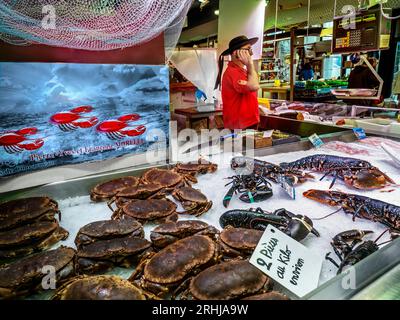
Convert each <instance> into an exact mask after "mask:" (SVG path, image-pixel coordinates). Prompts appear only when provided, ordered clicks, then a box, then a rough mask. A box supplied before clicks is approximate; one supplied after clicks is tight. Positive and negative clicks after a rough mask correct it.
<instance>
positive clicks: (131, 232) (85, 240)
mask: <svg viewBox="0 0 400 320" xmlns="http://www.w3.org/2000/svg"><path fill="white" fill-rule="evenodd" d="M124 237H135V238H144V231H143V227H142V225H141V224H140V223H139V222H138V221H137V220H135V219H133V218H129V217H128V218H126V219H122V220H104V221H96V222H92V223H89V224H87V225H85V226H83V227H82V228H80V229H79V231H78V234H77V235H76V238H75V244H76V247H77V248H82V247H83V246H85V245H88V244H91V243H93V242H96V241H101V240H109V239H114V238H124Z"/></svg>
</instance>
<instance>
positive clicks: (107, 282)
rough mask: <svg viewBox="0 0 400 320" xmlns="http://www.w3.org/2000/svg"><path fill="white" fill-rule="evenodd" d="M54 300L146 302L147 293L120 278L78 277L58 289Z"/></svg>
mask: <svg viewBox="0 0 400 320" xmlns="http://www.w3.org/2000/svg"><path fill="white" fill-rule="evenodd" d="M52 300H146V293H144V292H143V291H142V290H140V289H139V288H138V287H136V286H135V285H133V284H132V283H131V282H129V281H128V280H125V279H123V278H121V277H118V276H109V275H97V276H78V277H75V278H72V279H70V280H68V282H66V283H65V284H63V286H62V287H60V288H59V289H57V291H56V293H55V294H54V296H53V297H52Z"/></svg>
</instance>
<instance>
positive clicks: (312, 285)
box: [250, 225, 323, 297]
mask: <svg viewBox="0 0 400 320" xmlns="http://www.w3.org/2000/svg"><path fill="white" fill-rule="evenodd" d="M322 262H323V258H322V257H320V256H318V255H317V254H315V253H314V252H312V251H311V250H310V249H308V248H307V247H305V246H303V245H302V244H301V243H299V242H297V241H296V240H294V239H292V238H290V237H289V236H287V235H286V234H284V233H283V232H282V231H280V230H279V229H277V228H275V227H273V226H272V225H268V227H267V228H266V229H265V232H264V234H263V236H262V237H261V239H260V242H259V243H258V245H257V247H256V249H255V250H254V253H253V255H252V256H251V258H250V263H251V264H252V265H254V266H255V267H257V268H258V269H260V270H261V271H262V272H264V273H265V274H267V275H268V276H269V277H271V278H272V279H274V280H275V281H277V282H279V283H280V284H281V285H282V286H284V287H285V288H286V289H288V290H290V291H292V292H293V293H294V294H295V295H297V296H298V297H303V296H305V295H306V294H308V293H309V292H311V291H312V290H314V289H316V288H317V287H318V280H319V275H320V273H321V268H322Z"/></svg>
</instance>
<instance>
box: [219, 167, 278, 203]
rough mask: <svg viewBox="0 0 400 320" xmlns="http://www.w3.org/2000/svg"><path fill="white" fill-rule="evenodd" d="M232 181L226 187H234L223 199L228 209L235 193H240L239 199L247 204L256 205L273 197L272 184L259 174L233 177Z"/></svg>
mask: <svg viewBox="0 0 400 320" xmlns="http://www.w3.org/2000/svg"><path fill="white" fill-rule="evenodd" d="M228 179H231V180H232V181H231V182H229V183H227V184H226V185H225V187H226V186H228V185H230V184H231V185H232V187H230V188H229V190H228V192H227V193H226V195H225V197H224V199H223V205H224V207H225V208H227V207H228V205H229V203H230V201H231V199H232V196H233V194H234V193H236V192H239V193H241V195H240V196H239V199H240V200H242V201H243V202H246V203H254V202H259V201H263V200H266V199H268V198H270V197H272V194H273V193H272V189H271V184H270V183H269V182H268V181H267V180H266V179H264V178H263V177H262V176H260V175H257V174H254V173H253V174H250V175H239V176H232V177H229V178H228Z"/></svg>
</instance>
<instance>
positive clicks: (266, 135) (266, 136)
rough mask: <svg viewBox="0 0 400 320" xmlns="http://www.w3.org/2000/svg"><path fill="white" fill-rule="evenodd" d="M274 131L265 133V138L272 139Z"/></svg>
mask: <svg viewBox="0 0 400 320" xmlns="http://www.w3.org/2000/svg"><path fill="white" fill-rule="evenodd" d="M273 133H274V130H268V131H264V134H263V138H270V137H272V135H273Z"/></svg>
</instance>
